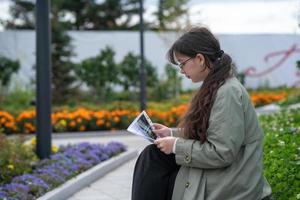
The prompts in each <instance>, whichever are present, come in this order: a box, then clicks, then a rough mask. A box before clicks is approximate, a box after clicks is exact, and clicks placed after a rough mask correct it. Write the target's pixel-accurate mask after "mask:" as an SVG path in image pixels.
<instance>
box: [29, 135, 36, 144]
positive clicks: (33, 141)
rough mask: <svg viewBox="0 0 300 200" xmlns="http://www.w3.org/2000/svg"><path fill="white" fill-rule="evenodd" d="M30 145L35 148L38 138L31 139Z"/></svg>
mask: <svg viewBox="0 0 300 200" xmlns="http://www.w3.org/2000/svg"><path fill="white" fill-rule="evenodd" d="M29 143H30V144H31V145H32V146H35V145H36V137H33V138H31V140H30V141H29Z"/></svg>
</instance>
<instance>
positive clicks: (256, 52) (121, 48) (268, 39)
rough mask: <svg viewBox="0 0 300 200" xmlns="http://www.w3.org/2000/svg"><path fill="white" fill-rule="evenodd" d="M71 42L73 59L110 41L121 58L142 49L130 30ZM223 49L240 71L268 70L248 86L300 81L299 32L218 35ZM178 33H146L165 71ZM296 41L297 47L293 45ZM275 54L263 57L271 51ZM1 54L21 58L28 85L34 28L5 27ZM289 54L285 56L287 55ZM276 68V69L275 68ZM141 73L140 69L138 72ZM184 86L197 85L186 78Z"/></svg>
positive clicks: (21, 77)
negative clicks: (253, 68) (13, 29)
mask: <svg viewBox="0 0 300 200" xmlns="http://www.w3.org/2000/svg"><path fill="white" fill-rule="evenodd" d="M70 35H71V37H72V38H73V41H72V45H73V46H74V52H75V54H76V56H74V57H73V58H72V60H73V61H74V62H80V61H81V60H83V59H85V58H88V57H91V56H95V55H97V54H98V53H99V52H100V50H101V49H102V48H104V47H105V46H107V45H109V46H111V47H112V48H113V49H114V50H115V52H116V57H115V58H116V60H117V61H120V60H121V59H122V58H123V57H124V56H125V55H126V54H127V53H128V52H129V51H132V52H134V53H136V54H138V53H139V33H138V32H128V31H99V32H98V31H88V32H84V31H71V32H70ZM217 36H218V38H219V40H220V43H221V46H222V48H223V50H224V51H225V52H227V53H229V54H230V55H231V56H232V58H233V60H234V62H235V64H236V65H237V67H238V70H239V71H242V70H245V69H247V68H248V67H251V66H253V67H255V68H256V69H257V71H256V72H257V73H258V74H260V73H261V72H264V71H267V72H266V73H265V75H261V76H252V77H250V76H248V77H246V86H247V87H252V88H256V87H258V86H260V85H264V84H266V83H268V84H269V85H270V86H272V87H276V86H281V85H287V86H293V85H294V84H295V83H296V82H297V81H300V76H299V75H298V76H297V74H296V73H297V69H296V61H297V60H300V35H299V34H298V35H297V34H273V35H271V34H266V35H253V34H251V35H250V34H244V35H217ZM177 37H178V35H177V34H176V33H171V32H169V33H156V32H146V33H145V37H144V38H145V56H146V58H147V59H148V60H150V61H151V62H152V63H153V64H154V65H155V66H157V69H158V72H159V74H160V75H163V70H164V66H165V64H166V63H167V60H166V58H165V54H166V51H167V50H168V48H169V47H170V46H171V44H172V42H173V41H175V39H176V38H177ZM293 45H294V47H295V48H294V50H291V47H292V46H293ZM289 50H290V54H289V55H287V54H288V51H289ZM270 53H271V54H274V56H271V57H269V59H268V60H264V58H265V56H266V55H268V54H270ZM0 55H4V56H7V57H10V58H12V59H18V60H19V61H20V63H21V70H20V71H19V74H18V75H17V76H16V77H15V78H14V79H15V80H18V81H19V82H20V83H21V84H22V85H27V84H28V83H29V80H30V78H32V77H33V76H34V73H33V70H32V66H33V65H34V63H35V32H34V31H5V32H0ZM285 56H286V57H285ZM273 68H274V69H273ZM137 73H138V72H137ZM183 84H184V88H190V87H197V85H196V84H192V83H190V81H189V80H184V82H183Z"/></svg>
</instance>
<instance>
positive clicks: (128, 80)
mask: <svg viewBox="0 0 300 200" xmlns="http://www.w3.org/2000/svg"><path fill="white" fill-rule="evenodd" d="M140 63H141V60H140V56H138V55H134V54H133V53H131V52H129V53H128V54H127V55H126V56H125V57H124V59H123V61H122V62H121V63H120V64H119V71H120V76H119V83H120V84H121V86H122V87H123V89H124V91H129V90H130V88H131V89H132V90H134V91H139V89H140V78H139V69H140ZM145 70H146V75H147V82H146V86H147V87H154V86H155V85H156V83H157V81H158V79H157V72H156V69H155V67H154V66H153V65H152V64H151V63H150V62H149V61H148V60H145Z"/></svg>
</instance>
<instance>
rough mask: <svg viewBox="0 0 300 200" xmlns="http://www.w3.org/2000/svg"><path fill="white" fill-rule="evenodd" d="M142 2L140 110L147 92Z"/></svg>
mask: <svg viewBox="0 0 300 200" xmlns="http://www.w3.org/2000/svg"><path fill="white" fill-rule="evenodd" d="M143 12H144V6H143V0H140V10H139V15H140V56H141V66H140V83H141V84H140V91H141V93H140V99H141V106H140V109H141V110H145V109H146V99H147V92H146V79H147V76H146V72H145V62H144V19H143Z"/></svg>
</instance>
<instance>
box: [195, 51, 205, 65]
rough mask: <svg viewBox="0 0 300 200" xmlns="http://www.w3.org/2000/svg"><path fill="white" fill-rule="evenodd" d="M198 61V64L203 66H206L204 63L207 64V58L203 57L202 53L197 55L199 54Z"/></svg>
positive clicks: (197, 55)
mask: <svg viewBox="0 0 300 200" xmlns="http://www.w3.org/2000/svg"><path fill="white" fill-rule="evenodd" d="M196 59H197V62H198V63H199V64H200V65H201V66H203V65H204V63H205V57H204V56H203V54H202V53H197V54H196Z"/></svg>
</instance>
